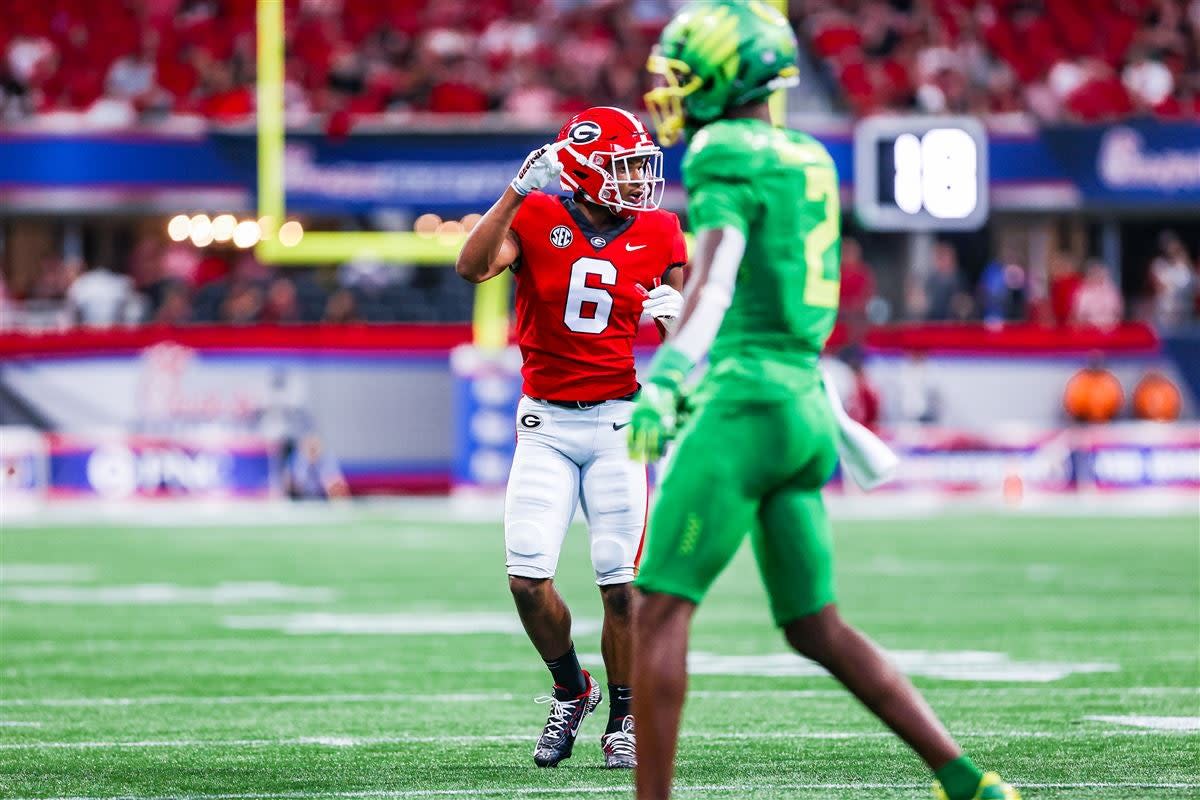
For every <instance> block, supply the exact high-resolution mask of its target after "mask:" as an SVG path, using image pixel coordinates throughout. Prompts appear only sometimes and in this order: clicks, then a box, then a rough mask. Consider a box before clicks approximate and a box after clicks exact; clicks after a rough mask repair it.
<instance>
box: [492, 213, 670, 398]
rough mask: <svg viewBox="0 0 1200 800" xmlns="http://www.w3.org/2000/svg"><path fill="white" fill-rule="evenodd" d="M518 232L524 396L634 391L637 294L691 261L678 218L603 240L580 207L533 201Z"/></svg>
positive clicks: (653, 218) (620, 229)
mask: <svg viewBox="0 0 1200 800" xmlns="http://www.w3.org/2000/svg"><path fill="white" fill-rule="evenodd" d="M512 230H513V233H515V234H516V236H517V239H518V240H520V243H521V258H520V260H519V261H517V263H516V264H514V265H513V272H514V273H515V274H516V279H517V296H516V312H517V343H518V344H519V345H520V346H521V357H522V360H523V365H522V367H521V375H522V377H523V378H524V379H525V385H524V388H523V391H524V392H525V394H526V395H528V396H530V397H536V398H539V399H542V400H566V401H574V400H578V401H589V402H597V401H601V400H612V399H614V398H617V397H624V396H625V395H627V394H631V393H632V392H634V391H635V390H636V389H637V376H636V375H635V373H634V365H633V339H634V336H635V335H636V334H637V329H638V323H639V321H640V320H641V317H642V302H643V300H644V299H645V298H644V297H643V296H642V294H641V293H640V292H638V290H637V285H638V284H641V286H643V287H644V288H646V289H650V288H652V287H653V286H654V285H655V280H656V279H664V278H665V275H666V273H667V271H668V270H669V269H671V268H672V267H675V266H682V265H683V264H684V263H686V262H687V244H686V243H685V242H684V239H683V231H682V229H681V228H680V227H679V218H678V217H676V216H675V215H674V214H672V213H671V212H669V211H661V210H658V211H642V212H640V213H637V214H634V215H633V216H631V217H628V218H625V219H623V220H622V221H621V222H620V223H619V224H618V225H617V226H616V227H615V228H610V229H608V230H604V231H597V230H595V229H593V228H592V226H591V224H590V223H589V222H588V220H587V217H585V216H584V215H583V212H582V211H581V210H580V209H579V208H578V207H577V206H576V205H575V201H574V200H572V199H570V198H567V197H559V196H557V195H548V194H543V193H542V192H530V193H529V195H528V196H527V197H526V198H525V201H524V202H523V203H522V204H521V208H520V210H519V211H517V216H516V218H515V219H514V220H513V224H512Z"/></svg>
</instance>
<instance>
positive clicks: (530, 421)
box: [521, 414, 542, 430]
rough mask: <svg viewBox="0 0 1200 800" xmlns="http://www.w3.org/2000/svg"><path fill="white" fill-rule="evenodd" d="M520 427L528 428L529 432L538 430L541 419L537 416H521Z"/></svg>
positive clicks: (540, 425)
mask: <svg viewBox="0 0 1200 800" xmlns="http://www.w3.org/2000/svg"><path fill="white" fill-rule="evenodd" d="M521 427H522V428H528V429H529V430H534V429H535V428H540V427H542V418H541V417H539V416H538V415H537V414H522V415H521Z"/></svg>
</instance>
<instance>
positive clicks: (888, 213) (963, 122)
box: [854, 117, 988, 231]
mask: <svg viewBox="0 0 1200 800" xmlns="http://www.w3.org/2000/svg"><path fill="white" fill-rule="evenodd" d="M854 172H855V176H854V204H855V209H856V210H857V212H858V216H859V218H860V220H861V221H862V224H863V225H864V226H865V227H867V228H869V229H872V230H886V231H943V230H974V229H976V228H979V227H981V226H982V225H983V224H984V223H986V222H987V214H988V180H987V134H986V132H985V130H984V128H983V125H981V124H980V122H979V121H978V120H977V119H974V118H973V117H928V118H920V117H873V118H869V119H866V120H863V121H862V122H861V123H860V124H859V125H858V127H857V128H856V129H855V132H854Z"/></svg>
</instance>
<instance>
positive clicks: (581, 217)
mask: <svg viewBox="0 0 1200 800" xmlns="http://www.w3.org/2000/svg"><path fill="white" fill-rule="evenodd" d="M559 202H561V203H562V204H563V208H565V209H566V210H567V213H568V214H570V215H571V219H573V220H575V224H576V225H578V226H579V230H581V231H583V235H584V236H586V237H587V240H588V244H590V245H591V246H592V248H593V249H595V250H603V249H604V248H606V247H608V246H609V245H610V244H612V242H613V241H615V240H616V239H617V237H618V236H620V235H621V234H622V233H624V232H625V231H627V230H629V226H630V225H632V224H633V223H634V221H635V220H636V219H637V217H636V216H629V217H625V218H624V219H622V220H621V221H620V222H618V223H617V224H616V225H615V226H613V227H611V228H605V229H604V230H602V231H600V230H596V229H595V228H593V227H592V223H591V222H589V221H588V218H587V216H586V215H585V214H584V213H583V210H582V209H580V208H579V205H578V204H577V203H576V202H575V200H574V198H571V197H560V198H559Z"/></svg>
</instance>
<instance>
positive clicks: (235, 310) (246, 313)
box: [218, 281, 263, 325]
mask: <svg viewBox="0 0 1200 800" xmlns="http://www.w3.org/2000/svg"><path fill="white" fill-rule="evenodd" d="M262 306H263V295H262V290H261V289H259V288H258V287H257V286H255V285H254V284H253V283H250V282H248V281H236V282H235V283H234V284H233V285H232V286H230V287H229V291H228V293H227V294H226V295H225V298H224V300H223V301H222V302H221V309H220V313H219V316H218V318H219V319H220V321H221V322H226V323H229V324H230V325H253V324H254V323H256V322H258V319H259V314H260V313H262Z"/></svg>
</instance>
